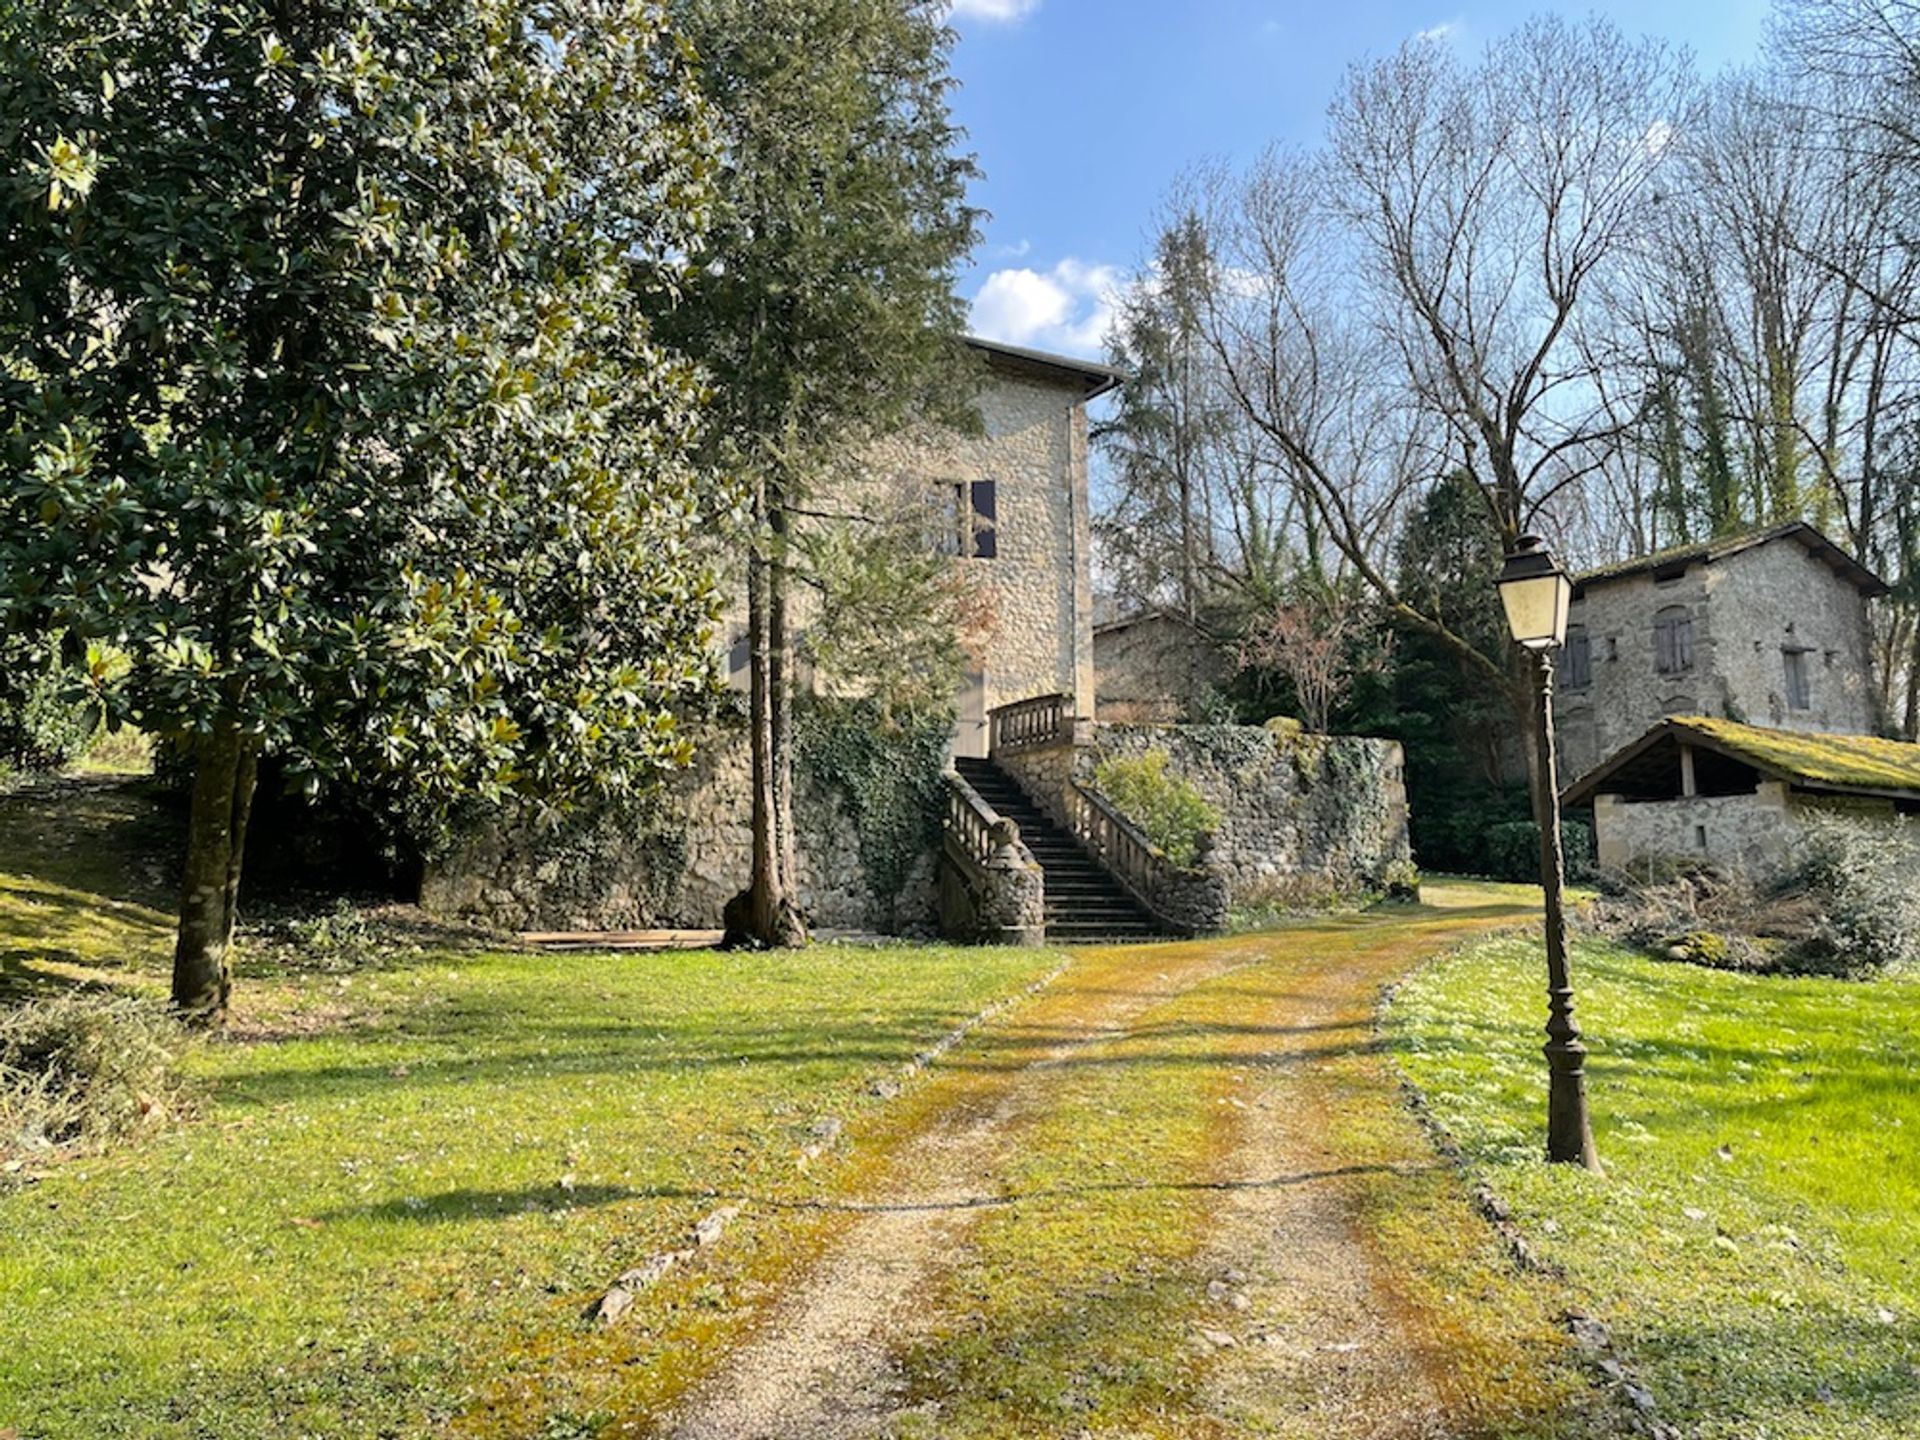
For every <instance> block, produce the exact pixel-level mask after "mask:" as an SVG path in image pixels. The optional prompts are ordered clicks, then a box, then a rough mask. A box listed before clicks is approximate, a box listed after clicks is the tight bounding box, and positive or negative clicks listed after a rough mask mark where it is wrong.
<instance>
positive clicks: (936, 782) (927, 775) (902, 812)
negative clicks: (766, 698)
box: [794, 698, 953, 921]
mask: <svg viewBox="0 0 1920 1440" xmlns="http://www.w3.org/2000/svg"><path fill="white" fill-rule="evenodd" d="M795 718H796V722H797V723H796V727H795V728H796V731H797V734H796V736H795V739H796V745H795V756H794V758H795V762H796V765H797V766H798V767H799V769H800V770H801V771H802V773H804V774H806V775H808V776H809V777H811V778H812V779H814V780H816V781H818V782H821V783H822V784H825V785H828V786H831V787H833V788H834V789H837V790H838V791H839V792H840V793H841V794H843V795H845V796H846V798H847V803H848V808H849V809H850V810H851V812H852V815H853V823H854V826H855V828H856V829H857V830H858V831H859V834H860V859H861V863H862V864H863V865H864V866H865V868H866V872H867V878H868V880H869V882H870V883H871V884H872V886H873V900H874V907H875V910H876V913H877V914H878V916H879V918H881V919H882V920H885V921H890V920H891V918H892V915H891V911H892V906H893V902H894V900H895V899H896V898H897V897H898V896H899V894H900V891H901V888H902V887H903V886H904V885H905V883H906V881H907V877H908V873H909V872H910V871H911V870H912V868H913V865H914V862H915V861H917V860H919V859H920V857H921V856H923V855H925V854H926V853H927V851H928V849H929V848H930V847H931V846H932V845H933V844H934V842H935V840H936V839H937V838H938V836H939V833H940V818H941V815H942V814H943V813H944V806H945V802H946V787H945V784H944V782H943V781H942V780H941V775H942V773H943V772H944V771H945V769H946V756H947V744H948V741H949V740H950V739H951V737H952V733H953V717H952V713H951V712H950V711H948V712H941V711H934V712H933V713H931V714H920V715H914V714H909V715H907V716H904V717H896V716H890V715H888V713H887V712H886V710H885V709H884V708H883V707H882V706H881V705H880V704H879V703H878V702H876V701H872V700H839V699H825V698H818V699H811V700H809V701H807V702H806V703H805V704H803V705H801V706H800V707H799V708H798V711H797V713H796V717H795Z"/></svg>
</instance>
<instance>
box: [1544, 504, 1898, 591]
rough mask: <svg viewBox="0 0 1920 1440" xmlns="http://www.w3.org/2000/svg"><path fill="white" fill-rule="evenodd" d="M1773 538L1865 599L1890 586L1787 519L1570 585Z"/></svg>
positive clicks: (1680, 563)
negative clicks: (1801, 551)
mask: <svg viewBox="0 0 1920 1440" xmlns="http://www.w3.org/2000/svg"><path fill="white" fill-rule="evenodd" d="M1776 540H1789V541H1792V542H1794V543H1795V544H1798V545H1799V546H1800V547H1801V548H1802V549H1804V550H1805V551H1806V552H1807V553H1808V555H1810V556H1812V557H1813V558H1814V559H1815V560H1817V561H1819V562H1820V563H1821V564H1822V565H1825V566H1826V567H1827V568H1828V569H1829V570H1831V571H1832V572H1833V573H1834V574H1835V575H1837V576H1839V577H1840V578H1841V579H1843V580H1845V581H1846V582H1847V583H1848V584H1850V585H1852V586H1853V587H1854V588H1855V589H1857V590H1858V591H1859V592H1860V593H1861V594H1862V595H1864V596H1865V597H1866V598H1867V599H1869V600H1876V599H1878V598H1879V597H1880V596H1882V595H1885V594H1886V593H1887V592H1888V589H1889V588H1890V587H1889V586H1888V585H1887V582H1886V581H1884V580H1882V579H1881V578H1880V577H1879V576H1878V575H1876V574H1874V573H1873V571H1871V570H1869V569H1868V568H1867V567H1866V566H1865V565H1862V564H1861V563H1860V562H1859V561H1858V560H1856V559H1854V558H1853V556H1851V555H1849V554H1848V553H1847V552H1846V551H1845V550H1842V549H1841V548H1840V547H1839V546H1838V545H1836V544H1834V543H1833V541H1831V540H1829V539H1828V538H1827V537H1826V536H1825V535H1823V534H1821V532H1820V531H1819V530H1817V529H1815V528H1814V527H1813V526H1812V525H1809V524H1808V523H1807V522H1806V521H1805V520H1791V521H1788V522H1787V523H1786V524H1784V525H1772V526H1769V527H1767V528H1766V529H1764V530H1751V531H1748V532H1747V533H1746V534H1744V535H1729V536H1726V537H1725V538H1723V539H1720V540H1709V541H1707V542H1705V543H1704V544H1700V545H1690V546H1685V547H1682V548H1681V549H1678V550H1663V551H1659V552H1656V553H1655V554H1652V555H1643V556H1641V557H1639V558H1638V559H1635V560H1629V561H1624V562H1622V563H1621V564H1618V565H1603V566H1601V567H1600V568H1599V569H1597V570H1589V571H1587V572H1586V573H1585V574H1582V575H1576V576H1574V584H1575V586H1576V587H1578V591H1579V592H1584V591H1586V590H1589V589H1591V588H1593V587H1594V586H1596V585H1607V584H1611V583H1612V582H1613V581H1615V580H1625V579H1628V578H1629V577H1631V576H1634V575H1646V574H1654V573H1657V572H1661V571H1667V570H1680V571H1684V570H1686V569H1688V568H1689V567H1691V566H1694V565H1711V564H1713V563H1714V561H1716V560H1725V559H1726V558H1728V557H1729V556H1732V555H1738V554H1740V553H1742V552H1743V551H1747V550H1753V549H1757V548H1758V547H1759V546H1762V545H1769V544H1772V543H1773V542H1774V541H1776Z"/></svg>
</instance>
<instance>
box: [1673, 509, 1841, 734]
mask: <svg viewBox="0 0 1920 1440" xmlns="http://www.w3.org/2000/svg"><path fill="white" fill-rule="evenodd" d="M1707 596H1708V604H1709V606H1710V607H1711V608H1713V609H1715V610H1717V611H1718V612H1719V613H1720V616H1721V619H1720V622H1719V624H1718V625H1717V627H1716V629H1717V632H1718V635H1717V638H1718V644H1717V646H1716V648H1715V656H1714V658H1715V661H1716V663H1717V668H1718V670H1719V674H1720V681H1721V684H1722V685H1723V686H1724V687H1725V691H1724V694H1725V698H1724V702H1723V703H1724V705H1725V707H1726V711H1727V713H1728V714H1729V715H1733V714H1736V713H1737V715H1738V717H1739V718H1741V719H1744V720H1745V721H1746V722H1747V723H1748V724H1750V725H1770V726H1772V727H1774V728H1775V729H1780V730H1801V731H1810V732H1819V733H1825V734H1830V735H1871V734H1873V733H1874V732H1875V730H1876V729H1877V728H1878V724H1879V715H1878V713H1877V703H1876V700H1875V693H1874V687H1873V656H1872V651H1871V648H1870V646H1871V641H1870V637H1869V633H1868V628H1867V607H1866V601H1865V600H1864V599H1863V598H1862V597H1861V595H1860V592H1859V591H1858V590H1856V589H1855V588H1854V587H1853V586H1852V585H1850V584H1848V583H1847V582H1846V581H1844V580H1842V579H1841V578H1839V577H1838V576H1836V575H1835V574H1834V573H1833V572H1832V571H1831V570H1829V569H1828V568H1827V567H1826V566H1825V565H1824V564H1822V563H1821V562H1819V561H1818V560H1816V559H1814V558H1813V557H1812V556H1811V555H1809V554H1808V553H1807V552H1806V551H1805V550H1803V549H1802V548H1801V547H1800V546H1799V545H1797V544H1793V543H1791V542H1786V543H1775V544H1772V545H1761V546H1757V547H1756V548H1754V549H1752V550H1743V551H1741V552H1740V553H1739V554H1737V555H1733V556H1729V557H1728V558H1727V559H1725V560H1722V561H1720V562H1719V563H1717V564H1716V565H1714V566H1713V567H1712V568H1711V570H1710V571H1709V580H1708V590H1707ZM1735 616H1737V617H1738V619H1739V623H1738V626H1737V627H1736V626H1735V625H1734V624H1733V623H1732V617H1735ZM1789 648H1792V649H1797V650H1804V651H1806V652H1807V653H1806V664H1807V677H1808V690H1809V697H1808V698H1809V699H1810V700H1811V702H1812V703H1811V704H1810V705H1809V707H1808V708H1807V709H1805V710H1794V709H1790V708H1789V707H1788V705H1787V703H1786V698H1785V697H1786V668H1785V660H1784V652H1785V651H1786V650H1787V649H1789Z"/></svg>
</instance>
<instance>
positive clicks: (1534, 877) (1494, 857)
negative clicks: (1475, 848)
mask: <svg viewBox="0 0 1920 1440" xmlns="http://www.w3.org/2000/svg"><path fill="white" fill-rule="evenodd" d="M1486 833H1487V874H1488V875H1490V876H1492V877H1493V878H1494V879H1495V880H1514V881H1519V882H1522V883H1527V882H1537V881H1538V880H1539V879H1540V826H1539V823H1538V822H1536V821H1533V820H1508V821H1505V822H1503V823H1501V824H1498V825H1489V826H1488V827H1487V832H1486ZM1560 848H1561V850H1562V851H1564V852H1565V854H1566V869H1567V878H1568V879H1569V880H1584V879H1586V878H1587V877H1589V876H1590V875H1592V874H1593V836H1592V834H1591V832H1589V831H1588V829H1587V827H1586V826H1585V825H1582V824H1580V823H1579V822H1577V821H1571V820H1567V821H1562V822H1561V824H1560Z"/></svg>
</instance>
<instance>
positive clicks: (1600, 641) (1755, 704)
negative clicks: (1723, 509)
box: [1554, 522, 1886, 776]
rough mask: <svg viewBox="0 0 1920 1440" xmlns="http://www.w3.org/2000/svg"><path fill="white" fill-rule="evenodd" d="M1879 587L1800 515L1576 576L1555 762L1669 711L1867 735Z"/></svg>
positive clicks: (1572, 759)
mask: <svg viewBox="0 0 1920 1440" xmlns="http://www.w3.org/2000/svg"><path fill="white" fill-rule="evenodd" d="M1885 593H1886V585H1885V584H1884V583H1883V582H1882V581H1881V580H1880V579H1879V578H1878V577H1877V576H1875V575H1874V574H1873V573H1872V572H1871V571H1869V570H1867V569H1866V568H1865V567H1864V566H1862V565H1860V564H1859V563H1858V562H1857V561H1855V560H1854V559H1853V558H1852V557H1850V556H1849V555H1847V553H1846V552H1845V551H1843V550H1841V549H1840V548H1839V547H1838V546H1837V545H1835V544H1834V543H1833V542H1832V541H1830V540H1828V539H1827V538H1826V537H1825V536H1824V535H1822V534H1821V533H1820V532H1819V531H1818V530H1816V529H1814V528H1813V527H1812V526H1811V525H1807V524H1805V523H1802V522H1795V523H1793V524H1790V525H1779V526H1774V527H1772V528H1770V529H1766V530H1760V531H1755V532H1752V533H1750V534H1746V535H1741V536H1733V537H1729V538H1726V539H1723V540H1718V541H1713V542H1709V543H1707V544H1702V545H1694V546H1688V547H1685V548H1682V549H1677V550H1670V551H1665V552H1662V553H1660V554H1657V555H1652V556H1647V557H1643V558H1641V559H1638V560H1633V561H1629V562H1626V563H1624V564H1621V565H1614V566H1608V567H1606V568H1604V569H1600V570H1595V571H1590V572H1588V573H1587V574H1584V575H1581V576H1579V577H1577V579H1576V581H1575V585H1574V592H1573V603H1572V606H1571V608H1570V609H1569V612H1568V624H1567V643H1566V645H1565V646H1564V647H1563V649H1562V651H1561V657H1560V670H1559V675H1558V678H1557V681H1556V684H1555V693H1554V720H1555V723H1556V726H1557V729H1558V733H1559V737H1560V746H1561V772H1562V773H1563V774H1566V775H1575V776H1577V775H1583V774H1585V773H1586V772H1588V771H1590V770H1592V769H1593V768H1594V767H1596V766H1598V765H1599V764H1600V763H1601V762H1602V761H1604V760H1606V759H1607V758H1608V757H1609V756H1611V755H1614V754H1615V753H1617V752H1618V751H1619V750H1621V749H1622V748H1624V747H1625V746H1627V745H1630V744H1632V743H1634V742H1635V741H1637V740H1638V739H1639V738H1640V737H1641V736H1642V735H1644V734H1646V733H1647V731H1648V730H1649V729H1650V728H1652V727H1653V726H1654V725H1656V724H1657V723H1658V722H1659V721H1660V720H1662V719H1663V718H1665V717H1667V716H1670V715H1708V716H1715V717H1719V718H1723V719H1730V720H1734V721H1739V722H1742V723H1746V724H1751V725H1759V726H1766V727H1771V728H1775V729H1780V730H1788V731H1798V732H1804V733H1819V734H1837V735H1870V734H1872V733H1874V731H1875V730H1876V729H1877V728H1878V722H1879V716H1878V715H1877V713H1876V709H1875V699H1874V688H1873V683H1872V674H1873V666H1872V654H1871V650H1870V643H1869V630H1868V625H1867V602H1868V601H1869V600H1870V599H1872V598H1874V597H1876V596H1879V595H1883V594H1885Z"/></svg>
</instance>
